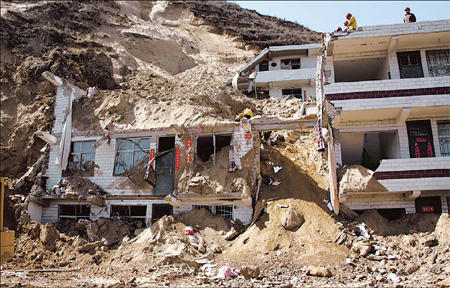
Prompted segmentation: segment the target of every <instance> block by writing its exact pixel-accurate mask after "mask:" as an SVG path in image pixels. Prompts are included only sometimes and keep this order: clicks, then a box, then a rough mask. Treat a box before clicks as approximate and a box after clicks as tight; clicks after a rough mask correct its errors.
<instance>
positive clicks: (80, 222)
mask: <svg viewBox="0 0 450 288" xmlns="http://www.w3.org/2000/svg"><path fill="white" fill-rule="evenodd" d="M90 223H91V221H89V220H87V219H80V220H78V222H77V224H76V225H75V229H77V230H78V231H86V227H87V225H89V224H90Z"/></svg>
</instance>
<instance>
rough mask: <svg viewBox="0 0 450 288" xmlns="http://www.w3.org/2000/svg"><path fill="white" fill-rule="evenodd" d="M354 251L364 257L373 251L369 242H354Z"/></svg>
mask: <svg viewBox="0 0 450 288" xmlns="http://www.w3.org/2000/svg"><path fill="white" fill-rule="evenodd" d="M352 251H353V252H355V253H359V255H361V256H363V257H364V256H367V255H368V254H369V253H370V251H372V245H371V244H370V243H369V242H360V241H358V242H354V243H353V247H352Z"/></svg>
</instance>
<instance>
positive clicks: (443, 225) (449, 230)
mask: <svg viewBox="0 0 450 288" xmlns="http://www.w3.org/2000/svg"><path fill="white" fill-rule="evenodd" d="M435 233H436V236H437V237H438V239H439V242H441V243H445V242H449V241H450V217H449V214H448V213H442V214H441V217H439V220H438V222H437V223H436V230H435Z"/></svg>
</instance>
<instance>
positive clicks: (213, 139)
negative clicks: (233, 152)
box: [196, 134, 231, 162]
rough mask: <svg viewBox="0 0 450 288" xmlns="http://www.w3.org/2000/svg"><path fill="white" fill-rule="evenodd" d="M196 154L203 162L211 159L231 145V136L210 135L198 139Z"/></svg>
mask: <svg viewBox="0 0 450 288" xmlns="http://www.w3.org/2000/svg"><path fill="white" fill-rule="evenodd" d="M196 139H197V146H196V150H197V151H196V154H197V156H198V157H199V158H200V160H202V161H203V162H207V161H208V160H209V159H211V156H215V155H216V153H217V152H219V151H220V150H222V148H223V147H226V146H229V145H230V143H231V135H214V134H213V135H208V136H200V137H197V138H196Z"/></svg>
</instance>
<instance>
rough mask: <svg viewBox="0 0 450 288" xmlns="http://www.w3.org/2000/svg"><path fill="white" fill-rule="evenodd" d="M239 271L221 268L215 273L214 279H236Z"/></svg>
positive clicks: (227, 267) (228, 267)
mask: <svg viewBox="0 0 450 288" xmlns="http://www.w3.org/2000/svg"><path fill="white" fill-rule="evenodd" d="M238 272H239V271H236V270H235V269H234V268H231V267H230V266H226V265H225V266H222V267H220V268H219V271H218V272H217V275H216V278H217V279H225V278H228V277H236V276H238V275H239V274H240V273H238Z"/></svg>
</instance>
